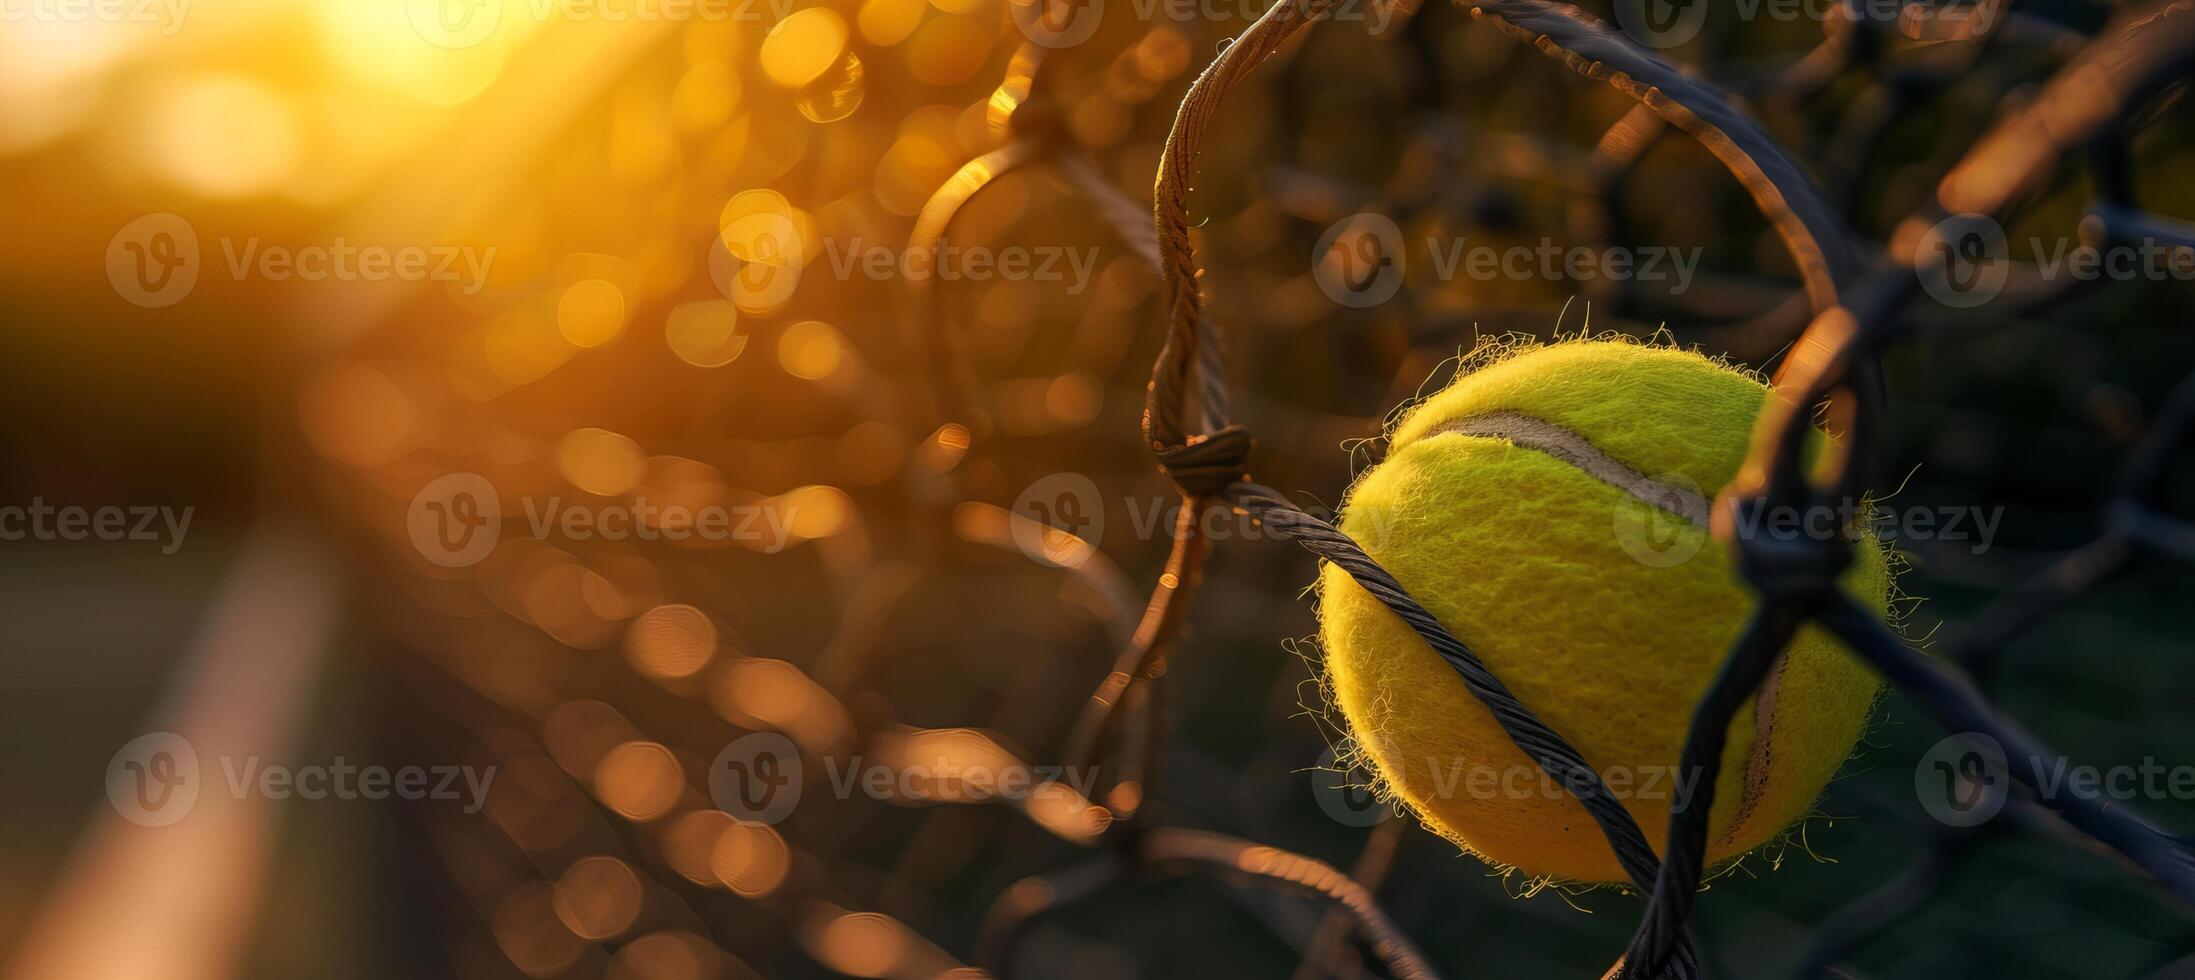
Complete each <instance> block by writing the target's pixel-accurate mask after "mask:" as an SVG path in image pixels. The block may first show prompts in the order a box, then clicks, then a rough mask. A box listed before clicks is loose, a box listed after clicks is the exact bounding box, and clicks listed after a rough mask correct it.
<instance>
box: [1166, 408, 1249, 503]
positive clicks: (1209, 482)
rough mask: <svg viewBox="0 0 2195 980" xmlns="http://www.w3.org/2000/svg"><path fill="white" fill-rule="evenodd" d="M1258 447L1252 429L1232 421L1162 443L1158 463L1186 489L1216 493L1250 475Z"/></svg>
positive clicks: (1206, 494)
mask: <svg viewBox="0 0 2195 980" xmlns="http://www.w3.org/2000/svg"><path fill="white" fill-rule="evenodd" d="M1255 448H1257V439H1256V438H1255V437H1253V436H1251V435H1250V430H1248V429H1245V428H1243V427H1242V426H1240V425H1229V426H1227V427H1226V428H1223V429H1220V430H1219V431H1217V432H1213V433H1210V434H1208V435H1196V436H1190V437H1189V441H1188V442H1185V443H1183V444H1181V445H1179V446H1161V447H1159V448H1158V465H1159V469H1161V470H1164V471H1165V472H1166V475H1167V477H1169V478H1170V479H1172V480H1173V481H1174V485H1175V486H1177V487H1180V488H1181V492H1182V493H1185V494H1188V495H1189V496H1192V497H1212V496H1217V495H1219V493H1220V492H1221V491H1223V490H1226V489H1227V488H1228V487H1230V486H1233V485H1235V484H1237V483H1242V482H1245V481H1247V480H1249V479H1250V451H1251V450H1253V449H1255Z"/></svg>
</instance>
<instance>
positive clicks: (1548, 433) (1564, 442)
mask: <svg viewBox="0 0 2195 980" xmlns="http://www.w3.org/2000/svg"><path fill="white" fill-rule="evenodd" d="M1450 432H1453V433H1455V434H1457V435H1465V436H1480V437H1483V438H1489V439H1505V440H1508V441H1509V442H1510V443H1513V444H1515V445H1518V446H1522V447H1524V448H1526V449H1534V450H1538V451H1540V452H1543V453H1546V454H1547V455H1549V456H1553V457H1555V458H1556V459H1558V460H1561V461H1563V462H1565V463H1568V464H1570V465H1571V466H1573V467H1576V468H1577V469H1578V470H1580V471H1581V472H1583V473H1584V474H1585V475H1587V476H1590V477H1592V478H1593V479H1596V480H1599V481H1600V482H1602V483H1605V484H1608V485H1609V486H1612V487H1615V488H1616V489H1618V490H1621V491H1623V492H1624V493H1625V494H1627V495H1629V496H1631V497H1632V498H1634V499H1636V500H1638V501H1640V502H1642V503H1645V504H1648V505H1651V506H1654V507H1658V508H1660V509H1662V510H1665V511H1668V512H1669V513H1671V514H1675V515H1676V516H1678V517H1682V518H1684V519H1685V520H1687V521H1690V522H1692V523H1693V524H1695V525H1697V526H1699V527H1703V528H1704V527H1706V526H1707V524H1708V503H1707V498H1705V497H1702V496H1700V495H1699V494H1697V493H1694V492H1692V491H1690V490H1686V489H1684V488H1683V487H1674V486H1670V485H1669V484H1667V483H1663V482H1661V481H1659V480H1656V479H1654V478H1653V477H1650V476H1647V475H1646V474H1644V473H1641V472H1639V471H1638V470H1635V469H1632V468H1631V467H1629V466H1627V465H1624V463H1623V461H1622V460H1619V459H1617V458H1615V457H1613V456H1610V455H1608V454H1607V453H1604V452H1601V450H1600V447H1598V446H1595V445H1593V443H1592V441H1591V440H1589V439H1587V438H1585V437H1584V436H1581V435H1579V434H1577V433H1576V432H1572V431H1570V430H1569V429H1565V428H1563V427H1562V426H1559V425H1556V424H1555V423H1553V422H1549V421H1546V420H1545V419H1537V418H1533V417H1532V416H1530V415H1526V414H1524V413H1523V412H1518V411H1511V410H1507V409H1504V410H1502V411H1498V412H1486V413H1484V414H1481V415H1467V416H1464V417H1463V418H1460V419H1455V420H1452V421H1448V422H1443V423H1441V424H1440V425H1438V426H1435V427H1433V428H1432V429H1430V430H1427V431H1426V433H1425V434H1424V435H1423V436H1420V437H1419V438H1420V439H1430V438H1432V437H1434V436H1437V435H1442V434H1445V433H1450Z"/></svg>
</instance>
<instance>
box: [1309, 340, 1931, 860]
mask: <svg viewBox="0 0 2195 980" xmlns="http://www.w3.org/2000/svg"><path fill="white" fill-rule="evenodd" d="M1767 397H1768V389H1767V387H1766V386H1765V385H1764V384H1762V383H1761V382H1760V381H1759V380H1757V379H1756V378H1755V377H1753V376H1751V375H1749V374H1746V373H1743V372H1740V371H1738V370H1733V369H1731V368H1729V367H1727V366H1725V365H1723V364H1720V363H1717V362H1715V361H1712V360H1710V359H1708V358H1706V357H1703V356H1701V355H1699V354H1696V353H1692V352H1690V351H1684V350H1678V349H1672V348H1665V347H1654V346H1647V345H1644V344H1639V343H1631V342H1617V341H1572V342H1565V343H1558V344H1554V345H1550V346H1543V347H1536V348H1530V349H1526V350H1523V351H1521V352H1517V353H1513V354H1511V355H1509V356H1507V357H1504V358H1501V359H1498V360H1494V361H1493V362H1492V363H1488V364H1485V365H1484V366H1481V367H1479V368H1477V369H1476V370H1473V371H1470V372H1469V373H1467V374H1464V375H1463V376H1462V377H1460V378H1458V379H1457V380H1456V381H1455V382H1454V383H1453V384H1452V385H1450V386H1449V387H1448V388H1446V389H1444V390H1442V391H1441V392H1439V393H1438V394H1436V395H1434V396H1432V397H1431V398H1429V399H1427V400H1425V401H1424V402H1423V403H1422V404H1421V405H1419V406H1418V407H1417V408H1416V409H1415V410H1414V411H1412V412H1410V413H1409V414H1408V415H1407V416H1406V417H1405V418H1403V419H1402V421H1401V422H1400V423H1399V424H1398V425H1396V426H1395V428H1394V429H1393V432H1392V435H1391V437H1390V449H1389V453H1388V455H1387V458H1386V459H1385V460H1384V461H1382V462H1380V463H1379V464H1378V465H1377V466H1375V467H1373V468H1372V469H1371V470H1369V471H1367V472H1366V473H1365V474H1364V475H1363V476H1362V477H1361V478H1359V479H1358V481H1357V483H1356V485H1355V486H1354V487H1352V488H1351V489H1350V491H1349V495H1348V497H1347V499H1346V502H1345V505H1344V508H1343V518H1342V522H1341V527H1342V529H1343V530H1344V531H1346V532H1347V533H1348V534H1349V535H1350V536H1351V537H1352V538H1354V539H1355V540H1356V541H1357V542H1358V543H1359V544H1360V545H1361V546H1362V547H1363V548H1364V549H1365V551H1366V552H1368V553H1369V554H1370V555H1371V556H1372V558H1373V559H1375V560H1376V561H1378V562H1379V563H1380V565H1382V566H1383V567H1385V568H1386V569H1387V570H1388V571H1389V572H1390V573H1392V574H1393V575H1394V576H1395V578H1396V579H1397V580H1399V581H1400V582H1401V583H1402V585H1403V587H1404V588H1406V589H1408V590H1409V592H1410V594H1411V595H1412V596H1414V597H1415V598H1416V599H1417V600H1418V602H1419V603H1421V604H1422V605H1424V606H1425V608H1426V609H1427V610H1428V611H1430V612H1432V613H1433V615H1434V616H1435V617H1437V618H1438V619H1439V620H1440V622H1441V623H1442V625H1444V626H1446V627H1447V628H1448V629H1449V631H1450V632H1452V633H1454V634H1455V635H1456V637H1457V638H1458V639H1460V640H1462V641H1463V643H1464V645H1466V646H1468V647H1470V648H1471V650H1472V651H1474V652H1475V653H1477V654H1478V656H1479V658H1480V659H1481V660H1483V661H1484V662H1485V664H1486V665H1487V667H1488V668H1489V669H1490V670H1492V671H1493V673H1494V674H1495V675H1496V676H1497V677H1499V678H1500V679H1501V680H1502V682H1503V683H1504V684H1506V685H1507V686H1508V687H1509V688H1510V690H1511V691H1513V692H1514V693H1515V694H1516V695H1517V697H1518V698H1519V699H1520V700H1522V701H1523V703H1524V704H1525V705H1526V706H1527V707H1529V708H1531V709H1532V711H1533V712H1534V713H1535V714H1537V715H1538V716H1539V717H1540V718H1541V720H1543V721H1545V722H1546V723H1547V724H1548V725H1549V726H1550V727H1552V728H1553V729H1554V730H1555V731H1556V732H1557V733H1559V734H1561V735H1562V736H1563V738H1564V739H1566V740H1567V741H1569V742H1570V744H1571V745H1572V746H1574V747H1576V748H1577V750H1578V752H1579V753H1580V754H1581V755H1582V756H1583V757H1584V758H1585V760H1586V762H1587V763H1588V764H1589V765H1590V766H1592V768H1593V769H1594V770H1595V771H1597V772H1599V773H1600V774H1601V776H1602V779H1603V781H1604V782H1606V783H1607V784H1608V786H1609V789H1610V791H1611V792H1612V793H1613V794H1614V795H1615V796H1616V797H1617V798H1618V799H1619V800H1621V801H1622V803H1623V805H1624V807H1625V809H1627V810H1629V811H1630V813H1631V815H1632V817H1633V818H1634V819H1636V820H1637V821H1638V823H1639V827H1640V828H1641V829H1642V830H1643V831H1644V832H1645V834H1646V838H1647V840H1648V841H1649V842H1650V843H1652V845H1653V846H1654V848H1655V849H1656V850H1657V851H1659V850H1660V849H1661V848H1662V847H1663V845H1664V840H1665V838H1666V836H1667V832H1668V831H1667V828H1668V823H1669V819H1668V808H1669V805H1670V802H1671V798H1672V795H1673V794H1675V793H1677V792H1679V791H1680V789H1681V787H1680V786H1679V785H1678V780H1679V775H1680V774H1679V773H1678V771H1677V764H1678V759H1679V756H1680V754H1681V753H1682V751H1683V747H1684V737H1685V730H1686V727H1687V726H1688V725H1689V723H1690V718H1691V713H1692V709H1693V706H1694V704H1695V703H1696V702H1697V701H1698V700H1699V698H1700V696H1701V695H1702V694H1704V693H1705V692H1706V690H1707V687H1708V685H1709V683H1710V682H1711V680H1712V679H1713V676H1714V673H1715V671H1716V670H1717V668H1718V667H1719V666H1720V665H1721V663H1722V660H1723V659H1724V657H1725V656H1726V655H1727V654H1728V652H1729V650H1730V648H1731V643H1732V641H1733V640H1734V639H1735V638H1736V637H1737V635H1738V633H1739V631H1740V629H1741V628H1742V626H1743V624H1744V622H1745V620H1746V617H1747V615H1748V614H1749V612H1750V611H1751V610H1752V608H1753V605H1754V598H1753V596H1752V595H1751V594H1750V593H1749V592H1748V591H1747V590H1746V588H1745V587H1744V586H1743V585H1742V584H1741V583H1740V582H1739V581H1738V579H1737V577H1736V575H1735V574H1734V568H1733V562H1732V559H1731V557H1730V555H1729V552H1728V549H1727V548H1726V547H1725V546H1723V545H1722V544H1721V543H1719V542H1717V541H1714V540H1712V539H1711V536H1710V532H1709V530H1708V528H1707V527H1706V508H1707V507H1708V506H1709V504H1710V503H1711V502H1712V500H1713V498H1714V495H1715V493H1716V492H1717V491H1718V490H1719V489H1720V488H1722V487H1723V486H1725V485H1726V484H1728V483H1730V482H1731V480H1732V478H1733V477H1734V476H1736V474H1737V472H1738V467H1739V465H1740V464H1741V463H1742V462H1743V460H1744V458H1745V454H1746V450H1747V446H1748V442H1749V439H1750V435H1751V432H1752V426H1753V421H1754V418H1755V417H1756V416H1757V415H1758V414H1759V412H1760V409H1761V405H1762V402H1763V400H1764V399H1765V398H1767ZM1740 533H1746V532H1745V531H1744V529H1741V532H1740ZM1798 533H1850V532H1849V530H1848V529H1847V528H1844V527H1842V526H1839V525H1838V524H1837V523H1835V522H1832V521H1830V520H1829V519H1828V516H1827V515H1816V516H1815V520H1814V523H1813V525H1812V526H1811V527H1801V528H1800V529H1799V532H1798ZM1842 584H1843V586H1844V588H1845V589H1846V590H1847V591H1848V592H1850V593H1851V594H1852V595H1853V596H1854V597H1856V598H1858V599H1860V600H1861V601H1862V603H1863V604H1864V605H1866V606H1869V607H1871V608H1874V609H1876V610H1877V611H1881V610H1882V609H1884V608H1885V607H1886V605H1887V603H1888V598H1889V592H1890V573H1889V569H1888V565H1887V563H1886V558H1885V554H1884V552H1883V550H1882V549H1881V547H1880V545H1879V544H1877V543H1876V542H1875V540H1874V539H1873V538H1872V537H1869V536H1866V535H1865V533H1864V531H1863V532H1861V534H1860V538H1859V540H1857V541H1856V542H1854V560H1853V565H1852V568H1851V569H1850V571H1848V572H1847V573H1846V575H1845V576H1844V579H1843V580H1842ZM1319 607H1320V637H1321V640H1322V641H1323V645H1324V648H1325V662H1326V673H1327V683H1328V687H1329V690H1330V693H1331V695H1332V697H1333V699H1334V702H1335V705H1336V706H1337V707H1338V708H1339V709H1340V711H1341V713H1342V715H1343V716H1344V719H1345V720H1346V723H1347V726H1348V728H1349V731H1350V733H1351V736H1352V738H1353V740H1354V742H1355V744H1356V746H1357V751H1358V753H1359V756H1360V759H1361V761H1362V762H1363V763H1365V764H1366V765H1367V766H1368V767H1369V768H1370V769H1371V770H1372V771H1373V772H1374V773H1375V774H1376V776H1377V778H1378V780H1379V782H1380V784H1381V785H1382V787H1383V788H1384V790H1385V791H1387V792H1389V793H1391V794H1392V795H1393V796H1394V797H1396V798H1398V799H1400V800H1401V801H1402V802H1403V803H1405V804H1406V805H1407V806H1408V807H1409V808H1410V809H1411V810H1413V811H1414V812H1415V813H1416V815H1417V816H1418V818H1419V819H1420V820H1421V821H1422V822H1423V823H1424V824H1425V826H1427V827H1428V828H1430V829H1432V830H1433V831H1435V832H1437V833H1439V834H1441V835H1442V836H1444V837H1446V838H1448V839H1449V840H1451V841H1454V842H1455V843H1456V844H1458V845H1460V846H1461V847H1463V848H1464V849H1465V850H1467V851H1469V852H1472V853H1474V854H1477V855H1479V856H1480V857H1482V858H1484V859H1485V860H1487V861H1489V862H1492V863H1494V864H1497V865H1500V866H1505V867H1514V868H1516V869H1518V870H1521V871H1523V872H1525V873H1527V874H1529V875H1532V876H1535V877H1543V878H1549V879H1556V880H1562V881H1573V882H1614V881H1622V880H1623V878H1624V876H1623V872H1622V869H1621V868H1620V867H1619V866H1618V865H1617V864H1616V860H1615V856H1614V855H1613V854H1612V853H1611V852H1610V850H1609V847H1608V844H1607V842H1606V841H1605V840H1604V839H1603V838H1602V836H1601V833H1600V830H1599V828H1598V827H1596V826H1595V825H1594V823H1593V821H1592V819H1591V818H1590V817H1589V816H1588V815H1587V813H1586V811H1585V808H1584V806H1583V805H1582V804H1580V803H1579V802H1578V801H1577V800H1576V799H1575V798H1574V797H1572V796H1571V795H1570V794H1569V793H1568V792H1567V791H1565V790H1564V789H1563V788H1562V787H1560V786H1558V785H1555V784H1554V783H1553V782H1552V781H1551V780H1549V779H1548V778H1547V777H1546V776H1544V775H1542V774H1541V772H1540V770H1539V767H1538V766H1537V765H1536V764H1534V763H1533V761H1532V760H1531V758H1530V757H1528V756H1526V755H1525V754H1524V753H1523V752H1522V751H1521V750H1519V749H1518V748H1517V747H1516V746H1515V745H1514V744H1513V743H1512V742H1511V741H1510V740H1509V737H1508V736H1507V735H1506V734H1505V733H1504V732H1503V731H1502V730H1501V727H1500V726H1499V725H1498V724H1497V723H1496V722H1495V720H1494V717H1493V715H1492V714H1490V713H1489V712H1488V711H1487V710H1486V708H1485V707H1484V706H1482V705H1481V704H1480V703H1479V701H1478V699H1477V698H1475V697H1473V696H1472V694H1471V692H1470V691H1469V689H1468V688H1466V687H1465V685H1464V683H1463V680H1462V678H1461V677H1459V676H1458V675H1457V674H1456V672H1455V670H1454V668H1452V667H1451V666H1449V664H1448V663H1447V662H1446V661H1444V660H1442V659H1441V658H1440V656H1439V655H1437V654H1435V653H1434V652H1433V650H1432V648H1431V647H1429V646H1427V645H1426V644H1425V642H1424V641H1423V640H1422V639H1420V638H1419V637H1418V635H1417V634H1416V633H1415V632H1413V631H1412V630H1411V629H1410V627H1409V626H1408V625H1406V624H1405V623H1404V622H1403V621H1402V620H1401V619H1400V618H1399V617H1397V616H1396V615H1395V614H1394V613H1393V612H1392V611H1390V610H1389V609H1387V607H1386V606H1384V605H1382V604H1381V603H1380V602H1379V600H1377V599H1375V598H1373V597H1372V595H1371V594H1370V593H1367V592H1366V591H1364V589H1363V588H1361V587H1359V586H1358V585H1357V584H1356V583H1355V582H1354V581H1353V580H1351V579H1350V577H1349V575H1348V573H1346V572H1344V571H1342V570H1341V569H1340V568H1339V567H1338V566H1333V565H1328V566H1326V567H1325V568H1323V569H1322V570H1321V573H1320V582H1319ZM1876 692H1877V681H1876V679H1875V677H1874V675H1873V674H1872V673H1870V672H1869V671H1868V670H1867V669H1866V668H1864V667H1862V666H1861V665H1860V664H1859V663H1858V662H1857V661H1856V660H1854V659H1853V658H1852V657H1851V656H1850V655H1849V654H1847V653H1846V652H1845V651H1844V650H1843V648H1842V647H1841V646H1840V645H1839V644H1837V643H1836V642H1835V641H1834V640H1833V639H1832V638H1831V637H1830V636H1829V635H1828V634H1826V633H1825V632H1823V631H1822V630H1821V629H1820V628H1819V627H1818V626H1812V625H1810V626H1808V627H1807V628H1806V629H1804V630H1802V631H1801V632H1800V634H1799V635H1798V637H1797V638H1796V640H1795V641H1794V642H1793V643H1792V645H1791V646H1790V648H1789V650H1788V652H1787V653H1786V654H1785V656H1784V657H1783V658H1782V660H1781V661H1780V662H1779V664H1778V666H1777V667H1776V668H1775V670H1774V671H1773V673H1772V674H1771V676H1770V679H1769V681H1768V683H1767V684H1766V685H1764V687H1763V689H1762V692H1761V693H1760V694H1759V695H1758V696H1757V697H1756V698H1755V699H1754V700H1753V701H1751V702H1749V703H1748V704H1747V705H1746V706H1745V707H1744V708H1743V709H1742V710H1740V711H1739V712H1738V715H1737V717H1736V718H1735V719H1734V720H1733V721H1732V723H1731V730H1730V740H1729V745H1728V749H1727V751H1726V753H1725V755H1724V758H1723V764H1722V769H1721V773H1720V776H1719V777H1718V781H1717V784H1716V794H1715V804H1714V808H1713V810H1712V811H1711V814H1710V817H1711V819H1710V825H1709V848H1708V857H1709V860H1710V861H1711V862H1713V861H1722V860H1725V859H1730V858H1734V857H1738V856H1741V855H1744V854H1746V853H1748V852H1751V851H1753V850H1755V849H1756V848H1760V847H1761V846H1763V845H1764V844H1767V843H1769V842H1771V841H1774V840H1776V839H1777V838H1778V837H1779V836H1780V835H1782V834H1783V833H1784V832H1785V831H1786V830H1787V829H1790V828H1791V827H1793V825H1795V824H1797V823H1799V822H1800V821H1801V820H1803V819H1804V818H1805V817H1806V816H1807V815H1808V814H1809V813H1810V812H1811V811H1812V808H1813V806H1814V802H1815V800H1816V799H1817V798H1818V797H1819V796H1820V794H1821V791H1822V787H1823V786H1824V785H1825V784H1826V783H1827V782H1828V781H1829V780H1830V778H1831V777H1832V776H1834V775H1835V774H1836V772H1837V770H1838V768H1839V767H1840V766H1842V765H1843V763H1844V761H1845V759H1846V758H1847V757H1848V756H1849V755H1850V754H1851V751H1852V746H1853V744H1854V742H1855V741H1856V740H1857V739H1858V737H1859V736H1860V734H1861V731H1862V729H1863V728H1864V727H1865V726H1866V724H1867V720H1868V717H1869V714H1870V711H1871V708H1872V705H1873V702H1874V699H1875V696H1876Z"/></svg>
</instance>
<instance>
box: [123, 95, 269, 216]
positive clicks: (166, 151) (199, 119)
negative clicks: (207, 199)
mask: <svg viewBox="0 0 2195 980" xmlns="http://www.w3.org/2000/svg"><path fill="white" fill-rule="evenodd" d="M146 140H147V141H148V143H149V146H148V147H147V149H148V150H149V153H148V156H149V162H150V163H151V165H152V166H153V168H154V169H155V170H156V171H157V172H158V173H159V174H160V175H161V176H163V177H166V178H167V179H169V180H171V181H173V182H175V183H176V184H177V185H179V186H182V187H184V188H186V189H189V190H192V191H196V192H198V193H201V194H206V195H209V196H213V197H248V196H250V195H253V194H258V193H261V192H264V191H267V190H271V189H273V188H274V187H275V186H277V185H278V184H280V183H281V182H282V181H283V180H284V179H286V178H287V177H289V175H290V172H291V171H292V170H293V169H295V168H296V166H297V163H298V159H299V157H300V156H302V155H303V152H304V145H303V144H304V137H303V135H302V134H301V133H300V132H299V127H298V120H297V114H296V110H295V108H294V107H293V106H292V105H291V103H290V101H289V100H288V99H287V98H285V97H284V96H283V95H282V94H281V93H280V92H277V91H275V90H274V89H273V88H272V87H270V86H268V85H266V84H264V83H262V82H259V81H256V80H254V79H251V78H247V77H245V76H242V75H232V74H218V75H201V76H199V77H196V78H187V79H182V80H180V81H176V82H173V83H171V84H169V85H166V86H164V87H162V89H161V90H160V92H159V94H158V95H157V96H155V98H154V104H153V107H152V120H151V126H150V128H149V129H148V130H147V132H146Z"/></svg>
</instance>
